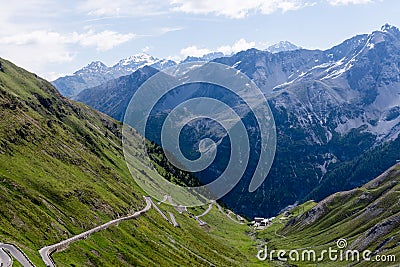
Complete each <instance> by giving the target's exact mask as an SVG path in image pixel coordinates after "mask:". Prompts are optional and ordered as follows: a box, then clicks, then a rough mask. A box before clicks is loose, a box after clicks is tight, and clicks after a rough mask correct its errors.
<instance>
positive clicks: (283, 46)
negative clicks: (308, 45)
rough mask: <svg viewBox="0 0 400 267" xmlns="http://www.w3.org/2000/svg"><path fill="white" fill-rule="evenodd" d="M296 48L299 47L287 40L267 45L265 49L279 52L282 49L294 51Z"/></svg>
mask: <svg viewBox="0 0 400 267" xmlns="http://www.w3.org/2000/svg"><path fill="white" fill-rule="evenodd" d="M298 49H301V47H300V46H297V45H295V44H293V43H291V42H289V41H280V42H279V43H276V44H274V45H271V46H269V47H268V48H267V49H266V50H267V51H268V52H271V53H279V52H283V51H294V50H298Z"/></svg>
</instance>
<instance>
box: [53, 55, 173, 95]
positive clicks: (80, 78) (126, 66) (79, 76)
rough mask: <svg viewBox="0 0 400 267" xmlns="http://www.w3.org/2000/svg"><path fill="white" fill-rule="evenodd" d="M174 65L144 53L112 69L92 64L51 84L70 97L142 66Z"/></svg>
mask: <svg viewBox="0 0 400 267" xmlns="http://www.w3.org/2000/svg"><path fill="white" fill-rule="evenodd" d="M174 65H176V62H174V61H172V60H167V59H158V58H155V57H153V56H150V55H148V54H146V53H140V54H136V55H133V56H130V57H128V58H126V59H122V60H120V61H119V62H118V63H117V64H115V65H114V66H112V67H108V66H106V65H105V64H104V63H102V62H100V61H95V62H92V63H90V64H89V65H87V66H86V67H83V68H82V69H80V70H78V71H76V72H75V73H74V74H73V75H68V76H65V77H60V78H58V79H57V80H55V81H53V82H52V83H53V85H54V86H55V87H56V88H57V89H58V91H59V92H60V93H61V94H62V95H64V96H67V97H72V96H74V95H77V94H78V93H79V92H81V91H82V90H84V89H87V88H90V87H95V86H98V85H100V84H103V83H105V82H107V81H110V80H113V79H116V78H119V77H121V76H125V75H129V74H132V73H133V72H135V71H136V70H138V69H139V68H142V67H144V66H152V67H153V68H156V69H160V70H161V69H164V68H168V67H171V66H174Z"/></svg>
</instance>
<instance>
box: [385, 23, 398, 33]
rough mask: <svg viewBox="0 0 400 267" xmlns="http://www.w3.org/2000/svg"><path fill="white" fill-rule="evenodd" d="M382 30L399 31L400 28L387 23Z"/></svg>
mask: <svg viewBox="0 0 400 267" xmlns="http://www.w3.org/2000/svg"><path fill="white" fill-rule="evenodd" d="M381 31H383V32H395V33H399V28H397V27H396V26H393V25H390V24H389V23H386V24H385V25H383V26H382V27H381Z"/></svg>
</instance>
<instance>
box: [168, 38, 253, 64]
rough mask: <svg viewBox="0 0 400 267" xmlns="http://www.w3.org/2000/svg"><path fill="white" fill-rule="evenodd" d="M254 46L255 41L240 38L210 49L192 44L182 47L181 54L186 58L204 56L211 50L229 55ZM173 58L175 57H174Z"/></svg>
mask: <svg viewBox="0 0 400 267" xmlns="http://www.w3.org/2000/svg"><path fill="white" fill-rule="evenodd" d="M255 47H256V43H255V42H248V41H246V39H244V38H241V39H239V40H238V41H236V42H235V43H233V44H232V45H222V46H220V47H218V48H217V49H215V50H211V49H208V48H199V47H197V46H195V45H192V46H188V47H186V48H184V49H182V50H181V55H182V56H183V57H184V58H186V57H188V56H192V57H201V56H204V55H206V54H209V53H212V52H214V51H215V52H222V53H224V54H225V55H230V54H233V53H237V52H240V51H243V50H247V49H250V48H255ZM174 59H175V60H176V59H177V58H176V57H175V58H174Z"/></svg>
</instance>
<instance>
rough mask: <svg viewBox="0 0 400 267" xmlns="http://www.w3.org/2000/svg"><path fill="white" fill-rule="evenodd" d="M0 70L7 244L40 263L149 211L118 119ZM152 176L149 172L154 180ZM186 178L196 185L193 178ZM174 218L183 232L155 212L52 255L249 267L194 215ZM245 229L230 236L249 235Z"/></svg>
mask: <svg viewBox="0 0 400 267" xmlns="http://www.w3.org/2000/svg"><path fill="white" fill-rule="evenodd" d="M0 63H1V66H2V70H0V117H1V120H0V192H1V194H0V214H1V216H0V242H10V243H14V244H16V245H18V246H19V247H20V248H22V249H23V250H24V252H26V254H27V255H28V256H29V257H30V258H31V259H32V261H33V262H34V263H35V264H36V265H37V266H43V265H44V264H43V263H42V262H41V259H40V257H39V254H38V252H37V251H38V249H40V248H41V247H43V246H46V245H51V244H54V243H56V242H59V241H61V240H64V239H66V238H68V237H70V236H72V235H75V234H78V233H81V232H83V231H84V230H88V229H91V228H93V227H95V226H97V225H99V224H101V223H102V222H107V221H109V220H111V219H114V218H117V217H119V216H121V215H126V214H128V213H129V212H130V211H131V210H132V209H133V210H138V209H141V208H143V207H144V205H145V202H144V199H143V195H144V192H142V190H141V189H140V188H138V186H137V185H136V184H135V183H134V180H133V179H132V178H131V176H130V173H129V171H128V168H127V167H126V164H125V161H124V158H123V153H122V149H121V142H120V139H121V130H120V128H121V125H120V124H119V123H118V122H116V121H115V120H113V119H111V118H109V117H108V116H106V115H104V114H101V113H99V112H96V111H94V110H92V109H90V108H88V107H87V106H85V105H83V104H79V103H75V102H73V101H70V100H68V99H65V98H63V97H61V96H60V95H59V94H58V92H57V91H56V90H55V89H54V87H52V86H51V84H50V83H48V82H47V81H45V80H43V79H40V78H38V77H37V76H36V75H34V74H32V73H28V72H26V71H25V70H23V69H21V68H18V67H16V66H15V65H13V64H12V63H10V62H8V61H6V60H3V59H0ZM135 164H137V169H138V172H137V175H141V174H140V173H141V170H143V169H144V168H146V167H145V166H143V165H141V164H140V160H138V161H137V162H136V163H135ZM158 167H159V168H162V167H161V166H158ZM153 172H154V171H153V170H151V169H146V173H147V175H149V176H151V175H154V173H153ZM169 178H171V180H178V179H179V177H169ZM184 179H185V180H188V179H189V183H190V179H191V178H190V177H188V176H187V175H186V174H184ZM165 209H171V208H170V207H165ZM171 211H172V210H171ZM175 213H176V214H177V212H176V211H175ZM176 216H177V220H178V222H179V223H180V224H181V225H182V227H181V228H174V227H172V225H170V224H169V223H168V222H166V221H164V220H163V219H162V218H161V216H160V215H159V214H157V213H156V212H155V211H154V210H153V209H152V210H150V211H149V213H148V214H145V215H144V216H141V217H140V218H138V219H137V220H132V221H127V222H123V223H121V224H120V225H119V226H118V227H111V228H110V229H108V230H106V231H102V232H99V233H96V234H94V235H93V236H92V237H90V238H89V239H87V240H84V241H79V242H77V243H75V244H72V245H71V246H70V248H69V249H67V250H66V251H64V252H60V253H55V254H54V258H55V261H56V263H57V264H58V265H59V266H74V265H75V266H90V265H92V266H136V265H139V266H151V265H154V266H160V265H162V266H169V265H181V266H182V265H186V266H188V265H199V266H200V265H204V263H205V261H204V260H201V259H200V258H199V257H202V258H204V259H206V260H207V261H210V262H212V263H213V264H216V265H220V266H224V265H238V266H239V265H244V264H247V262H248V259H249V257H250V256H249V255H250V254H248V253H247V252H246V251H243V250H241V249H236V248H234V247H233V246H232V245H230V244H228V243H227V242H224V241H223V240H221V239H220V238H219V237H218V236H216V235H213V234H209V233H208V232H207V231H206V230H205V229H202V228H201V227H200V226H198V224H197V222H196V221H195V220H193V219H192V218H189V217H188V215H179V214H177V215H176ZM215 216H221V218H224V220H227V221H228V220H229V219H225V218H226V217H225V216H224V215H223V214H218V213H217V214H216V215H215ZM210 227H211V228H213V229H215V231H216V232H218V229H217V228H216V227H214V226H212V225H211V226H210ZM246 229H247V226H243V228H240V229H237V228H234V229H233V231H234V233H235V235H241V234H242V233H243V236H244V237H245V235H244V232H245V231H246ZM248 240H249V243H248V244H251V242H250V239H248ZM190 251H191V252H190ZM196 255H198V256H196Z"/></svg>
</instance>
